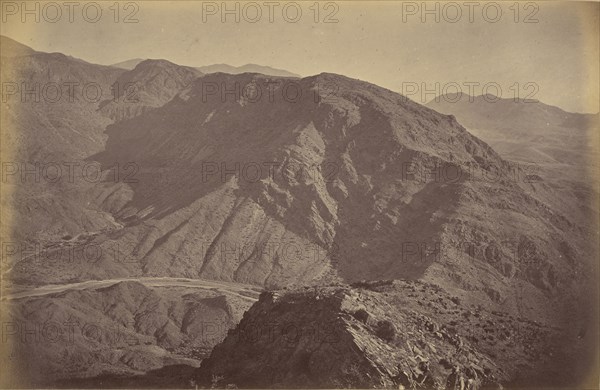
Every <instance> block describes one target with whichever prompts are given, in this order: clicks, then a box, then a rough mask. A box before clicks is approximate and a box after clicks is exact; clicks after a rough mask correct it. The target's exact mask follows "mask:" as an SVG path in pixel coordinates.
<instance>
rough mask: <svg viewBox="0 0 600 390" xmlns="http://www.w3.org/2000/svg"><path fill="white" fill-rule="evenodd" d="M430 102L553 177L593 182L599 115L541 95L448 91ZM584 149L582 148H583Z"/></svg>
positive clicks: (515, 158)
mask: <svg viewBox="0 0 600 390" xmlns="http://www.w3.org/2000/svg"><path fill="white" fill-rule="evenodd" d="M427 107H430V108H433V109H434V110H436V111H438V112H441V113H444V114H452V115H455V116H456V118H457V120H458V121H460V123H462V124H463V125H464V126H465V127H466V128H467V129H469V131H470V132H471V133H473V134H474V135H476V136H477V137H479V138H481V139H483V140H484V141H486V142H488V143H489V144H490V145H491V146H492V147H493V148H494V149H495V150H496V151H498V153H500V154H501V155H502V156H503V157H505V158H506V159H509V160H512V161H517V162H522V163H529V164H538V165H539V166H541V167H543V168H544V169H545V170H546V171H547V172H548V173H549V174H552V173H553V174H554V177H555V178H559V177H560V176H562V177H563V178H565V175H564V173H565V171H567V172H569V175H568V178H569V179H572V181H576V182H578V183H581V182H587V181H589V180H588V179H589V177H590V175H593V174H595V172H586V170H585V168H586V167H588V166H590V165H591V164H590V159H593V158H594V156H598V152H599V151H598V133H597V131H596V129H597V127H598V124H599V116H598V114H579V113H570V112H566V111H564V110H562V109H560V108H558V107H554V106H550V105H547V104H544V103H542V102H540V101H537V100H527V99H501V98H498V97H496V96H491V95H490V96H483V95H481V96H469V95H467V94H461V95H460V96H459V95H457V94H448V95H442V96H438V97H437V98H435V99H434V100H432V101H430V102H429V103H427ZM582 151H583V153H582Z"/></svg>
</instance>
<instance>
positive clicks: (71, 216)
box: [0, 37, 123, 265]
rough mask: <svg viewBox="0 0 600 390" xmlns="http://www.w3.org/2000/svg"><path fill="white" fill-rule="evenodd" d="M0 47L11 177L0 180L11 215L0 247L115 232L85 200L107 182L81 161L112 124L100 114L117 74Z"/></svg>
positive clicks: (0, 110) (0, 111)
mask: <svg viewBox="0 0 600 390" xmlns="http://www.w3.org/2000/svg"><path fill="white" fill-rule="evenodd" d="M5 41H8V42H11V41H10V40H8V39H7V38H6V37H2V42H3V43H2V58H1V60H0V69H1V70H0V77H1V79H2V82H3V83H4V84H3V85H4V86H5V87H6V89H5V91H6V94H5V95H4V97H5V99H4V101H3V102H2V104H1V106H0V116H1V118H0V126H1V133H2V134H1V137H2V151H1V152H2V157H3V161H5V164H8V165H10V169H9V171H10V172H11V174H9V175H7V176H6V177H3V182H2V203H3V204H2V207H3V209H10V210H12V213H11V214H10V218H8V215H7V218H3V219H2V232H3V240H4V241H8V242H23V243H24V242H30V243H33V242H35V243H37V244H42V243H48V242H49V243H54V242H56V241H57V240H60V237H63V236H65V235H71V236H75V235H77V234H79V233H81V232H82V231H96V230H101V229H104V228H107V227H110V226H114V219H113V218H112V217H111V216H110V215H109V213H107V212H106V211H105V210H103V209H102V208H101V207H100V205H99V204H98V203H97V202H95V199H96V196H91V197H90V194H92V193H94V191H98V192H100V193H102V192H103V191H105V190H106V188H105V187H106V183H104V179H105V175H104V177H103V176H102V175H101V174H99V172H98V170H99V168H100V166H99V164H97V163H96V164H95V165H94V164H93V163H92V162H88V163H87V164H86V162H85V161H84V159H85V158H87V157H89V156H90V155H92V154H94V153H98V152H99V151H101V150H103V149H104V142H105V140H106V135H105V133H104V131H105V129H106V126H108V125H109V124H110V123H111V122H112V121H111V120H110V119H109V118H106V117H105V116H104V115H102V114H101V113H100V112H99V111H98V107H99V104H100V102H101V101H103V100H105V99H109V98H110V96H111V90H110V86H111V85H112V83H113V82H114V81H115V80H116V79H117V78H118V76H119V75H120V74H121V73H122V72H123V70H120V69H116V68H111V67H106V66H102V65H95V64H90V63H87V62H85V61H82V60H80V59H76V58H73V57H69V56H66V55H64V54H61V53H43V52H38V51H33V50H24V49H23V46H22V45H20V44H12V45H5V44H4V42H5ZM13 42H14V41H13ZM88 172H89V174H88ZM116 185H117V186H119V183H116ZM108 193H111V194H113V195H114V197H115V198H117V197H118V196H120V195H119V194H120V193H122V192H121V191H119V190H117V189H116V188H113V189H111V190H110V191H108ZM33 210H35V211H33ZM32 213H33V214H34V216H32ZM3 217H4V216H3ZM3 265H6V264H3Z"/></svg>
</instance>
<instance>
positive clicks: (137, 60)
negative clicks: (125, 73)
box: [111, 58, 145, 70]
mask: <svg viewBox="0 0 600 390" xmlns="http://www.w3.org/2000/svg"><path fill="white" fill-rule="evenodd" d="M142 61H145V60H144V59H143V58H134V59H131V60H127V61H123V62H117V63H116V64H112V65H111V66H114V67H115V68H121V69H127V70H132V69H133V68H135V67H136V66H137V65H138V64H139V63H140V62H142Z"/></svg>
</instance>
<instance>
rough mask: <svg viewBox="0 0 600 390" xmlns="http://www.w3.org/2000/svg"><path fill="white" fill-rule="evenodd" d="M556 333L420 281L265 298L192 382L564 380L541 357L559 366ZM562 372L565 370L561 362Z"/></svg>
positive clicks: (479, 384) (350, 384)
mask: <svg viewBox="0 0 600 390" xmlns="http://www.w3.org/2000/svg"><path fill="white" fill-rule="evenodd" d="M558 332H559V329H557V328H552V327H549V326H546V325H545V324H542V323H539V322H534V321H529V320H525V319H523V318H520V317H519V316H518V315H515V316H513V315H510V314H508V313H504V312H498V311H492V310H489V309H488V308H486V307H482V306H481V305H472V304H470V303H468V302H462V301H461V300H460V299H459V298H458V297H455V296H452V295H450V294H448V293H446V292H445V291H443V290H442V289H441V288H439V287H437V286H435V285H432V284H428V283H423V282H418V281H383V282H366V283H356V284H354V285H353V286H352V287H349V286H334V287H315V288H312V287H311V288H304V289H300V290H294V291H288V292H265V293H263V294H262V295H261V297H260V299H259V301H258V302H257V303H256V304H255V305H254V306H253V307H252V308H251V309H250V310H249V311H247V312H246V313H245V314H244V317H243V319H242V321H241V322H240V323H239V325H238V326H237V327H236V328H235V329H233V330H230V331H229V334H228V336H227V338H226V339H225V340H224V341H223V342H222V343H221V344H219V345H217V346H216V347H215V348H214V349H213V351H212V354H211V356H210V357H209V358H208V359H206V360H204V361H203V362H202V365H201V367H200V368H199V370H198V372H197V375H196V377H195V378H194V382H195V383H197V384H198V385H200V386H202V387H219V388H222V387H233V386H238V387H243V388H399V387H400V388H407V389H409V388H410V389H412V388H419V389H467V388H469V389H480V388H503V385H507V384H508V385H510V384H520V383H525V382H526V381H527V380H534V378H533V376H532V374H531V373H533V372H538V373H539V372H543V375H544V376H546V380H547V381H552V383H554V384H556V383H560V381H561V380H564V377H563V379H561V378H560V376H561V371H558V370H557V371H553V370H552V368H551V367H548V360H549V359H554V361H561V364H563V363H564V360H562V359H561V358H560V357H559V358H558V359H556V357H557V356H559V355H560V354H561V351H562V350H561V349H560V348H559V347H557V343H558V341H557V340H558V339H557V338H556V337H557V335H558ZM563 352H564V351H563ZM541 367H546V368H547V370H545V369H541ZM562 367H563V371H562V374H564V371H565V370H568V366H567V365H565V366H562ZM517 375H519V376H518V377H517ZM540 380H541V379H540V378H539V377H537V378H535V383H537V384H539V383H540V382H539V381H540ZM549 383H550V382H549ZM509 387H510V386H509Z"/></svg>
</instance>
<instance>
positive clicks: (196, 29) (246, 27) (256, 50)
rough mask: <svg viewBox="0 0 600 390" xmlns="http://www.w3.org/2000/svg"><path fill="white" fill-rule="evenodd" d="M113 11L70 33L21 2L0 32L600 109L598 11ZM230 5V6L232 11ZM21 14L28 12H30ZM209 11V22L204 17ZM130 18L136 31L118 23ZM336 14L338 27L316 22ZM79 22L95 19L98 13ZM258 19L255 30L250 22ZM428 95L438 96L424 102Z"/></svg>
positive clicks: (100, 50)
mask: <svg viewBox="0 0 600 390" xmlns="http://www.w3.org/2000/svg"><path fill="white" fill-rule="evenodd" d="M114 3H115V2H114V1H97V2H96V4H98V5H99V7H101V8H102V15H101V17H100V19H99V21H97V22H95V23H92V22H90V21H86V20H85V19H84V17H83V16H84V15H83V12H82V7H83V4H85V2H78V4H80V5H78V6H77V7H76V8H75V9H74V13H73V22H72V23H71V22H69V12H68V8H67V7H65V6H63V5H62V4H63V1H57V2H56V3H55V4H59V5H60V6H61V7H62V10H61V13H62V15H60V17H59V16H57V14H56V10H55V9H54V8H53V7H52V6H45V4H46V3H44V2H41V3H40V9H39V13H40V20H39V22H37V23H36V22H35V20H34V16H35V15H22V11H23V10H22V9H20V7H21V4H22V3H21V2H20V1H18V2H6V1H3V2H2V18H3V20H2V23H1V26H0V32H1V33H2V34H3V35H6V36H8V37H11V38H13V39H15V40H17V41H19V42H21V43H24V44H26V45H28V46H31V47H33V48H34V49H36V50H39V51H48V52H62V53H65V54H68V55H72V56H74V57H78V58H81V59H84V60H86V61H89V62H93V63H99V64H113V63H116V62H120V61H124V60H128V59H131V58H136V57H140V58H164V59H167V60H170V61H172V62H175V63H178V64H181V65H190V66H201V65H209V64H214V63H227V64H231V65H244V64H247V63H256V64H261V65H269V66H272V67H275V68H281V69H286V70H289V71H291V72H294V73H298V74H300V75H302V76H309V75H314V74H318V73H321V72H332V73H339V74H343V75H346V76H349V77H353V78H358V79H361V80H365V81H369V82H372V83H375V84H378V85H380V86H383V87H386V88H389V89H391V90H394V91H397V92H401V93H402V92H406V88H408V87H407V85H408V83H411V84H412V85H413V88H414V85H415V84H414V83H416V85H417V86H418V89H417V92H415V94H414V95H412V96H410V97H411V98H412V99H413V100H415V101H418V102H425V101H428V100H430V99H432V98H433V95H432V93H434V92H435V91H436V88H435V84H436V83H439V89H438V91H439V92H442V91H443V90H442V89H443V88H444V87H446V86H449V85H450V84H449V83H457V84H458V85H459V86H460V88H461V90H462V91H463V92H469V89H468V88H469V87H468V85H467V84H465V83H471V82H474V83H480V85H479V86H474V87H473V89H472V91H473V92H474V94H475V95H480V94H482V93H483V92H489V93H494V94H500V95H501V96H502V97H508V98H511V97H513V96H514V94H515V93H516V91H519V93H518V95H519V97H522V98H524V97H528V94H529V93H534V96H533V97H534V98H537V99H539V100H541V101H543V102H545V103H548V104H552V105H557V106H559V107H561V108H563V109H566V110H568V111H576V112H598V111H599V106H598V101H599V96H598V95H599V91H598V89H599V84H600V82H599V74H600V69H599V45H600V44H599V35H600V33H599V13H600V4H599V3H575V2H569V3H561V2H537V3H518V14H517V9H516V8H515V6H514V4H515V2H513V1H509V2H495V3H485V2H474V3H475V4H476V6H473V7H474V8H473V9H472V10H473V14H472V21H470V15H469V6H465V5H464V3H465V2H464V1H457V2H455V3H444V2H430V3H427V6H428V7H429V8H430V9H433V10H434V11H435V8H434V7H439V8H438V9H439V11H438V12H437V14H438V15H439V17H440V20H439V22H436V21H435V20H434V17H435V16H436V15H435V14H431V15H425V16H426V17H427V19H426V20H425V22H424V23H423V22H422V21H421V16H422V15H421V11H423V9H422V8H423V6H422V4H423V3H422V2H421V1H418V2H403V3H402V2H392V1H386V2H368V3H367V2H358V1H355V2H344V1H340V2H335V3H333V2H330V3H327V2H320V3H319V14H318V16H317V15H315V11H314V10H315V7H314V2H313V1H308V2H297V3H293V2H286V1H280V2H273V3H275V4H276V5H274V6H273V10H274V13H273V22H272V23H271V22H269V6H266V5H264V4H265V2H264V1H257V2H256V3H254V5H257V6H258V7H259V8H260V9H261V13H262V15H261V16H260V17H256V15H257V14H256V7H254V5H246V3H243V2H242V3H238V4H239V7H240V8H239V15H240V22H239V23H236V22H235V20H234V16H235V15H229V16H227V19H226V20H225V22H222V20H221V16H222V15H221V14H222V12H221V11H222V7H221V2H220V1H219V2H201V1H173V2H161V1H135V2H129V3H132V4H130V5H129V7H128V8H125V7H126V5H127V3H128V2H121V3H120V11H119V14H118V15H115V10H114V5H113V4H114ZM235 3H236V2H229V3H228V7H230V8H231V9H234V7H235ZM11 4H12V5H11ZM295 4H298V5H299V7H300V9H301V10H302V15H301V16H300V17H299V20H298V21H297V22H295V23H292V22H291V21H286V20H285V18H284V16H286V17H287V18H288V20H292V19H294V18H295V16H296V13H295ZM436 4H437V5H436ZM453 4H454V5H458V6H459V9H460V12H461V14H462V15H461V16H457V8H456V7H454V6H453ZM486 4H489V5H487V6H486ZM527 4H529V6H527ZM496 5H499V8H500V9H501V11H502V14H501V15H500V16H496V15H497V14H496ZM28 6H29V7H30V8H32V9H33V7H34V2H31V3H30V4H28ZM15 7H17V8H18V9H16V10H15ZM111 7H113V8H111ZM284 7H287V8H286V9H287V13H286V14H285V15H284V14H283V8H284ZM484 7H485V11H484ZM136 8H137V9H136ZM217 8H218V9H217ZM203 9H204V10H205V11H204V12H203ZM211 10H214V11H215V12H216V14H214V15H210V14H209V13H210V12H208V11H211ZM244 10H245V11H246V12H244ZM134 11H136V13H135V15H134V16H133V19H137V20H138V22H137V23H124V21H123V19H124V18H125V16H126V15H128V14H129V13H131V12H134ZM332 12H334V13H335V15H334V16H333V19H337V22H335V23H323V20H324V19H325V17H326V16H327V15H328V14H330V13H332ZM414 12H416V14H414V15H413V13H414ZM203 13H204V18H205V20H203ZM24 16H25V17H27V19H26V21H25V23H23V22H22V19H21V18H22V17H24ZM44 16H46V18H44ZM86 16H87V17H88V20H93V19H94V18H95V8H94V7H93V6H89V7H88V9H87V13H86ZM244 16H246V19H248V20H245V19H244ZM315 16H317V20H318V22H316V21H315ZM444 16H445V17H444ZM528 16H529V18H528V19H527V20H528V21H537V22H535V23H525V19H526V18H527V17H528ZM115 17H117V21H115ZM253 18H256V19H257V22H256V23H250V22H249V20H250V19H253ZM515 18H516V20H515ZM54 19H56V21H55V22H54V23H52V22H51V21H52V20H54ZM403 19H405V20H403ZM452 19H456V20H457V21H456V22H455V23H451V22H450V21H451V20H452ZM496 19H498V21H496V22H495V23H493V21H494V20H496ZM422 83H425V85H423V84H422ZM491 83H495V84H496V85H499V86H500V88H501V91H497V90H496V89H494V88H492V89H488V90H487V91H483V85H484V84H488V85H490V84H491ZM515 83H519V84H518V88H516V87H515ZM527 83H530V84H527ZM492 85H493V84H492ZM526 85H527V87H526ZM448 88H450V87H448ZM425 89H427V90H432V91H434V92H431V94H424V92H425ZM455 91H456V90H455V89H448V90H446V92H455ZM497 92H500V93H497Z"/></svg>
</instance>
